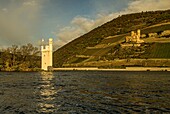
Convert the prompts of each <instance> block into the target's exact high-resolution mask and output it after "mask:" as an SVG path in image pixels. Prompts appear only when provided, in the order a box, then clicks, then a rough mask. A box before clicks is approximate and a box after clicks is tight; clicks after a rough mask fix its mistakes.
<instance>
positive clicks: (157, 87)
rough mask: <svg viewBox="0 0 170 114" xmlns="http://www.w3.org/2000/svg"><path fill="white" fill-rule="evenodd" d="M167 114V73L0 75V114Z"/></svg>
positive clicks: (169, 80) (169, 89)
mask: <svg viewBox="0 0 170 114" xmlns="http://www.w3.org/2000/svg"><path fill="white" fill-rule="evenodd" d="M34 113H35V114H37V113H39V114H46V113H47V114H80V113H83V114H84V113H86V114H87V113H88V114H89V113H90V114H99V113H100V114H106V113H109V114H112V113H113V114H126V113H156V114H157V113H164V114H166V113H167V114H168V113H170V72H111V71H109V72H107V71H60V72H53V73H51V72H28V73H27V72H0V114H34Z"/></svg>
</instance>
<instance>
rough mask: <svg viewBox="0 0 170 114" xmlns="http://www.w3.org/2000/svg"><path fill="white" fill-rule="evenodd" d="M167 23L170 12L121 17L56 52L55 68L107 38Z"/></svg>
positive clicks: (152, 12)
mask: <svg viewBox="0 0 170 114" xmlns="http://www.w3.org/2000/svg"><path fill="white" fill-rule="evenodd" d="M166 22H170V10H166V11H150V12H140V13H133V14H127V15H122V16H119V17H117V18H115V19H113V20H112V21H110V22H107V23H105V24H103V25H102V26H99V27H97V28H95V29H93V30H92V31H90V32H89V33H86V34H84V35H83V36H80V37H79V38H77V39H75V40H73V41H71V42H69V43H68V44H66V45H64V46H63V47H61V48H59V49H58V50H56V51H55V52H54V53H53V54H54V56H53V57H54V58H53V59H54V67H61V66H62V65H63V63H67V61H68V60H69V59H70V58H72V57H74V56H75V55H78V54H81V52H83V51H84V50H85V49H86V47H93V46H95V45H97V44H99V43H100V42H101V41H102V39H103V38H105V37H108V36H114V35H119V34H124V33H129V32H130V31H132V30H136V29H143V28H146V27H149V26H152V25H155V24H159V23H166ZM68 37H69V36H68Z"/></svg>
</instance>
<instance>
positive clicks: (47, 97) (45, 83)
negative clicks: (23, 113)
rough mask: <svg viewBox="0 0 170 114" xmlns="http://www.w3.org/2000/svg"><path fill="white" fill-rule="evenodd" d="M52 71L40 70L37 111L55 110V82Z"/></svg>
mask: <svg viewBox="0 0 170 114" xmlns="http://www.w3.org/2000/svg"><path fill="white" fill-rule="evenodd" d="M54 82H55V80H54V76H53V73H52V72H41V80H40V82H39V83H40V85H39V86H38V89H39V92H40V99H39V103H38V107H39V112H41V113H54V112H55V103H54V101H55V94H56V90H55V84H54Z"/></svg>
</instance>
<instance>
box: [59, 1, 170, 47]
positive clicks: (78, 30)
mask: <svg viewBox="0 0 170 114" xmlns="http://www.w3.org/2000/svg"><path fill="white" fill-rule="evenodd" d="M169 8H170V4H169V0H133V1H131V2H129V4H128V7H127V8H125V9H122V10H121V11H119V12H116V13H110V14H103V13H101V14H97V15H96V18H95V19H90V18H88V17H83V16H76V17H75V18H73V20H72V21H71V22H70V26H68V27H65V28H64V29H62V30H60V31H59V33H58V34H57V35H56V36H57V39H58V40H57V42H58V43H60V42H62V43H61V45H60V46H62V45H64V44H66V43H68V42H69V41H71V40H73V39H75V38H77V37H79V36H81V35H83V34H85V33H87V32H89V31H90V30H92V29H94V28H96V27H97V26H100V25H102V24H104V23H106V22H108V21H111V20H112V19H114V18H116V17H118V16H119V15H123V14H128V13H135V12H141V11H154V10H166V9H169Z"/></svg>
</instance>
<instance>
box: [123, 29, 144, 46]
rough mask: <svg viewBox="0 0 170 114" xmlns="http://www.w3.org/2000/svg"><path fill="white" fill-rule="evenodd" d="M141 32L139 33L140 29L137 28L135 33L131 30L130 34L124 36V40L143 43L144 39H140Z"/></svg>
mask: <svg viewBox="0 0 170 114" xmlns="http://www.w3.org/2000/svg"><path fill="white" fill-rule="evenodd" d="M140 37H141V34H140V30H139V29H138V30H137V33H135V32H134V31H132V32H131V36H126V38H125V40H126V42H127V43H129V42H133V43H143V42H144V41H143V40H141V39H140Z"/></svg>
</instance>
